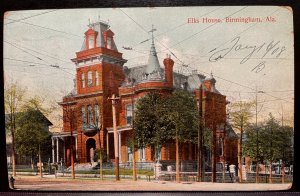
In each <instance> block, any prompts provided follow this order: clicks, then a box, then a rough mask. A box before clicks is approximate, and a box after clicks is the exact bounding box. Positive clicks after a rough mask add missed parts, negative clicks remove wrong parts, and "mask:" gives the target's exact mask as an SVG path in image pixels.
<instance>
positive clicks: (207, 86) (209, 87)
mask: <svg viewBox="0 0 300 196" xmlns="http://www.w3.org/2000/svg"><path fill="white" fill-rule="evenodd" d="M203 84H204V86H205V88H206V90H207V91H211V86H212V85H211V81H210V79H206V80H204V81H203Z"/></svg>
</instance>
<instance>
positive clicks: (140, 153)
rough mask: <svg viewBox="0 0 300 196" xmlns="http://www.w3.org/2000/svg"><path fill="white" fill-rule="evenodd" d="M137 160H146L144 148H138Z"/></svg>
mask: <svg viewBox="0 0 300 196" xmlns="http://www.w3.org/2000/svg"><path fill="white" fill-rule="evenodd" d="M139 160H140V161H145V160H146V155H145V148H140V149H139Z"/></svg>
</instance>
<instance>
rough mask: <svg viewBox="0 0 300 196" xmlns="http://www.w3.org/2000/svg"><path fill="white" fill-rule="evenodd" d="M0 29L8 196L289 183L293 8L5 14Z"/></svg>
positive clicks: (228, 188)
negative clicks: (13, 194) (14, 195)
mask: <svg viewBox="0 0 300 196" xmlns="http://www.w3.org/2000/svg"><path fill="white" fill-rule="evenodd" d="M3 25H4V44H3V45H4V59H3V61H4V96H5V127H6V152H7V166H8V175H9V184H10V188H11V189H15V190H47V191H48V190H50V191H51V190H52V191H57V190H59V191H61V190H74V191H76V190H80V191H103V190H105V191H132V190H139V191H178V190H180V191H258V190H259V191H267V190H287V189H289V188H290V187H291V186H292V179H293V165H294V147H293V146H294V32H293V10H292V8H291V7H281V6H205V7H151V8H150V7H147V8H146V7H144V8H101V9H100V8H99V9H72V10H71V9H51V10H50V9H49V10H25V11H8V12H6V13H5V15H4V24H3Z"/></svg>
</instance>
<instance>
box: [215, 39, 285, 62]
mask: <svg viewBox="0 0 300 196" xmlns="http://www.w3.org/2000/svg"><path fill="white" fill-rule="evenodd" d="M240 39H241V37H240V36H238V37H235V38H234V39H232V40H231V41H230V42H229V44H227V45H229V46H225V47H224V48H220V49H218V48H214V49H213V50H211V51H210V52H209V53H212V54H211V56H210V57H209V61H210V62H216V61H219V60H221V59H222V58H224V57H226V56H227V55H229V54H233V55H237V54H234V53H238V52H243V56H242V57H241V59H242V60H241V61H240V64H243V63H246V62H247V61H248V60H249V59H251V58H253V56H254V55H256V57H258V58H259V59H264V58H267V57H269V58H279V57H280V56H281V54H282V53H283V52H284V51H285V50H286V47H285V46H282V45H281V43H280V41H275V40H272V41H270V42H263V43H262V44H259V45H246V44H242V43H240ZM264 63H265V62H264ZM264 63H263V64H260V65H264Z"/></svg>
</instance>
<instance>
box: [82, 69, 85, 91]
mask: <svg viewBox="0 0 300 196" xmlns="http://www.w3.org/2000/svg"><path fill="white" fill-rule="evenodd" d="M81 87H82V88H84V87H85V78H84V73H82V74H81Z"/></svg>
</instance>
